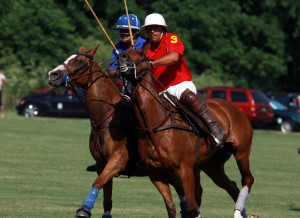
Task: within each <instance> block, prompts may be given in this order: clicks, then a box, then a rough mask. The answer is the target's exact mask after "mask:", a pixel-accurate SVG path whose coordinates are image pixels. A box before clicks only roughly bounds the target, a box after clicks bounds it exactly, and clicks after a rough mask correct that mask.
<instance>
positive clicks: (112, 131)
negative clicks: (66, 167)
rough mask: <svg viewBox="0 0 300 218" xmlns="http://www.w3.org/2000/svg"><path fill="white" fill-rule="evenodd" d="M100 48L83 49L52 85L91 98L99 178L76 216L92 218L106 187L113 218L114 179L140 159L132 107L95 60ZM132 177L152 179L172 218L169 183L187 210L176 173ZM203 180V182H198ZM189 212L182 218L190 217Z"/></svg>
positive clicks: (57, 72) (143, 172)
mask: <svg viewBox="0 0 300 218" xmlns="http://www.w3.org/2000/svg"><path fill="white" fill-rule="evenodd" d="M97 48H98V46H95V47H94V48H92V49H90V50H89V51H85V49H84V48H83V47H81V48H80V49H79V52H75V53H74V54H73V55H71V56H70V57H69V58H67V59H66V61H65V62H64V63H63V64H61V65H59V66H57V67H56V68H55V69H53V70H51V71H50V72H49V73H48V74H49V84H50V85H52V86H62V85H66V83H67V84H68V85H69V86H71V87H73V88H74V87H79V88H82V89H84V91H85V93H86V98H87V103H86V105H87V110H88V112H89V115H90V120H91V125H92V130H91V134H90V139H89V147H90V151H91V154H92V156H93V158H94V159H95V160H96V165H97V173H98V177H97V179H96V180H95V182H94V183H93V188H92V189H91V191H90V193H89V194H88V197H87V198H86V200H85V201H84V202H83V204H82V206H81V207H80V208H79V209H78V211H77V212H76V216H77V217H90V216H91V209H92V208H93V207H94V202H95V200H96V198H97V195H98V192H99V190H100V189H101V188H102V187H103V194H104V202H103V206H104V212H105V214H104V215H103V217H105V218H107V217H111V215H110V211H111V208H112V201H111V196H112V179H113V177H114V176H115V175H117V174H119V173H120V172H121V171H124V170H125V171H126V170H127V171H128V169H129V170H130V167H131V166H132V165H133V164H135V160H136V159H137V158H136V157H138V151H137V148H138V146H137V137H136V136H137V132H136V130H137V129H136V125H135V118H134V116H132V115H134V113H133V110H132V106H131V105H129V104H128V103H126V101H124V100H122V97H121V95H120V93H119V90H118V88H117V87H116V86H115V84H114V83H113V82H112V81H111V79H109V78H108V77H107V76H106V75H105V73H104V72H103V70H102V69H101V68H100V67H99V65H98V64H97V63H96V62H95V61H94V60H93V55H94V53H95V52H96V50H97ZM131 176H149V178H150V180H151V181H152V182H153V184H154V185H155V186H156V188H157V189H158V190H159V192H160V193H161V195H162V196H163V198H164V201H165V204H166V208H167V211H168V216H169V217H170V218H175V217H176V209H175V206H174V204H173V201H172V195H171V191H170V187H169V185H168V184H169V183H170V184H172V185H173V186H174V187H175V190H176V191H177V193H178V195H179V196H180V197H182V201H183V204H182V205H181V206H182V210H184V209H185V208H184V205H185V202H184V192H183V190H182V187H181V184H180V181H179V180H178V179H177V178H176V176H174V175H172V173H169V172H166V171H159V172H158V171H155V172H154V171H152V170H151V169H149V168H147V167H145V168H142V169H140V170H138V171H135V172H134V173H133V174H131ZM198 179H199V178H198ZM185 213H186V212H184V214H182V217H186V214H185Z"/></svg>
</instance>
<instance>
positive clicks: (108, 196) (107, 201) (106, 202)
mask: <svg viewBox="0 0 300 218" xmlns="http://www.w3.org/2000/svg"><path fill="white" fill-rule="evenodd" d="M112 188H113V180H112V179H111V180H110V181H108V182H107V183H106V184H105V185H104V186H103V209H104V214H103V215H102V218H111V217H112V216H111V215H110V212H111V209H112Z"/></svg>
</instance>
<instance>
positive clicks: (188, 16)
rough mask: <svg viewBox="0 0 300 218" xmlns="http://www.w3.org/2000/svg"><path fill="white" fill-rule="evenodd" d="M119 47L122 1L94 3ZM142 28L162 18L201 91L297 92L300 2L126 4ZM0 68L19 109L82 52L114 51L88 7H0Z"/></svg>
mask: <svg viewBox="0 0 300 218" xmlns="http://www.w3.org/2000/svg"><path fill="white" fill-rule="evenodd" d="M89 2H90V4H91V6H92V7H93V9H94V10H95V12H96V14H97V16H98V17H99V19H100V21H101V22H102V25H103V26H104V27H105V28H106V30H107V32H108V33H109V35H110V36H111V38H112V39H113V41H114V42H117V41H118V40H119V38H118V34H117V31H115V30H113V29H112V27H113V26H114V25H115V24H116V21H117V19H118V17H119V16H120V15H122V14H124V13H125V9H124V5H123V1H121V0H118V1H116V0H114V1H111V0H101V1H99V0H90V1H89ZM127 5H128V7H129V13H133V14H136V15H137V16H138V17H139V18H140V19H141V22H142V24H143V23H144V18H145V17H146V15H147V14H150V13H153V12H157V13H161V14H162V15H163V16H164V17H165V19H166V22H167V25H168V30H169V31H170V32H173V33H176V34H178V35H179V37H180V38H181V39H182V40H183V42H184V44H185V56H186V60H187V62H188V65H189V67H190V68H191V71H192V72H193V75H194V81H195V83H196V85H197V86H198V88H201V87H204V86H208V85H211V86H213V85H226V86H239V87H248V88H258V89H262V90H263V91H266V92H267V91H277V92H283V91H284V92H291V91H293V92H300V90H299V85H298V84H299V82H300V76H299V69H300V62H299V61H298V60H299V48H300V18H299V14H300V2H299V1H296V0H280V1H279V0H210V1H206V0H164V1H159V0H127ZM0 28H1V33H0V48H1V49H0V68H2V69H4V72H5V74H6V76H7V77H8V79H9V80H10V85H9V86H8V87H6V89H5V101H6V103H7V104H9V105H15V104H16V102H17V100H18V99H19V98H21V97H23V95H24V94H26V93H28V92H29V91H31V90H32V89H35V88H41V87H45V86H47V72H48V71H49V70H50V69H52V68H53V67H55V66H56V65H58V64H59V63H60V62H62V60H64V58H65V57H67V56H68V55H69V54H70V53H71V52H72V51H75V50H77V49H78V48H79V47H80V46H81V45H84V46H85V47H87V48H90V47H92V46H94V45H96V44H100V47H99V49H98V52H97V54H96V57H95V58H96V60H97V61H99V62H102V61H104V60H107V59H109V57H110V53H111V49H112V47H111V45H110V44H109V43H108V41H107V39H106V37H105V36H104V34H103V33H102V31H101V29H100V28H99V26H98V24H97V22H96V21H95V19H94V17H93V15H92V14H91V12H90V11H89V9H88V7H87V6H86V4H85V2H84V0H79V1H72V0H48V1H43V0H20V1H15V0H2V1H1V4H0Z"/></svg>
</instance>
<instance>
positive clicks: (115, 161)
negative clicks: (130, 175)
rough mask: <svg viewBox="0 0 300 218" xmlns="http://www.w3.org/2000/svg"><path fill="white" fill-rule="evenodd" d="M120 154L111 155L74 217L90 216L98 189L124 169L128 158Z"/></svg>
mask: <svg viewBox="0 0 300 218" xmlns="http://www.w3.org/2000/svg"><path fill="white" fill-rule="evenodd" d="M121 153H122V152H120V153H118V154H116V155H113V156H112V157H111V158H110V159H109V161H108V162H107V164H106V166H105V167H104V169H103V171H102V172H101V173H100V175H99V176H98V177H97V179H96V180H95V182H94V183H93V187H92V189H91V190H90V192H89V194H88V196H87V197H86V199H85V200H84V201H83V203H82V205H81V207H80V208H79V209H78V210H77V212H76V217H84V216H83V215H82V213H86V216H85V217H90V216H91V209H93V208H94V205H95V201H96V199H97V197H98V194H99V191H100V189H101V188H102V187H103V186H104V185H105V184H106V183H107V182H108V181H110V180H111V179H112V178H113V177H114V176H115V175H116V174H117V173H118V172H120V171H121V170H123V169H124V167H125V165H126V163H127V160H128V158H126V157H124V156H122V155H119V154H121Z"/></svg>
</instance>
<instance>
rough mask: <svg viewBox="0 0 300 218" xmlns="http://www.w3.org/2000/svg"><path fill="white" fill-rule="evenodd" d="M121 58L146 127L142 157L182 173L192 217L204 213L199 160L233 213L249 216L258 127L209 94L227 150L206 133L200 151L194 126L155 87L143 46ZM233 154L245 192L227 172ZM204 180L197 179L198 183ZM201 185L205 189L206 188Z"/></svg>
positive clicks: (140, 120) (236, 216)
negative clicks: (247, 203)
mask: <svg viewBox="0 0 300 218" xmlns="http://www.w3.org/2000/svg"><path fill="white" fill-rule="evenodd" d="M118 62H119V64H120V66H121V68H122V69H123V72H122V73H123V76H125V77H126V78H127V79H128V80H129V81H130V82H131V84H132V85H133V87H134V89H133V90H134V94H133V97H134V108H135V114H136V117H137V120H138V123H139V126H140V128H141V129H142V130H144V131H141V132H140V134H141V135H142V137H140V142H139V152H140V154H141V157H142V159H143V160H144V161H145V162H146V163H147V165H149V166H152V167H153V168H157V169H160V168H161V169H168V170H169V171H173V172H175V174H176V175H177V176H178V177H179V178H180V180H181V182H182V185H183V189H184V192H185V195H186V197H187V201H188V211H189V216H190V217H197V216H200V215H199V213H198V211H197V204H196V201H195V180H194V176H195V175H194V172H195V163H196V165H197V166H198V169H200V170H203V171H204V172H205V173H206V174H207V175H208V176H209V177H210V178H211V179H212V180H213V181H214V182H215V183H216V184H217V185H218V186H220V187H222V188H223V189H225V190H226V191H227V192H228V193H229V195H230V196H231V197H232V199H233V200H234V201H235V202H236V204H235V211H234V218H243V217H247V215H246V210H245V201H246V199H247V197H248V193H249V192H250V190H251V187H252V184H253V182H254V178H253V176H252V174H251V171H250V162H249V156H250V152H251V145H252V137H253V130H252V127H251V124H250V122H249V120H248V119H247V117H246V116H245V115H244V114H243V113H242V112H241V111H240V110H239V109H238V108H236V107H235V106H233V105H232V104H230V103H229V102H227V101H225V100H222V99H209V100H208V101H207V103H208V110H209V112H210V113H211V115H212V116H213V117H214V118H215V120H216V121H217V122H218V123H219V124H220V125H221V126H222V127H223V128H224V129H225V131H226V136H225V139H224V144H225V146H224V148H223V149H222V150H218V151H216V150H213V149H212V147H211V146H210V140H209V138H208V137H207V136H206V137H203V138H202V140H201V146H200V147H199V149H198V150H197V146H196V141H197V136H196V135H195V134H194V133H193V132H190V131H187V129H188V127H189V125H188V124H186V123H184V122H183V121H182V120H183V119H182V117H181V116H180V114H179V113H178V112H174V107H172V105H171V104H169V103H166V102H165V101H164V100H162V98H161V97H160V96H159V95H158V93H157V92H156V90H155V88H154V86H153V75H152V73H151V66H150V64H149V63H148V60H147V57H145V54H144V53H143V51H142V50H129V51H127V52H125V53H122V54H120V55H119V57H118ZM124 69H125V70H124ZM179 126H180V128H178V127H179ZM160 130H161V131H160ZM231 154H233V155H234V158H235V159H236V162H237V165H238V168H239V170H240V173H241V176H242V189H241V191H240V190H239V188H238V187H237V185H236V183H235V182H233V181H231V180H229V178H228V177H227V175H226V174H225V172H224V164H225V162H226V161H227V160H228V159H229V157H230V156H231ZM195 157H197V158H195ZM199 185H200V184H196V188H197V187H199ZM199 190H200V192H201V190H202V189H201V187H199ZM196 193H197V192H196ZM200 196H201V194H200ZM198 197H199V196H198ZM198 200H199V199H198ZM200 202H201V200H200Z"/></svg>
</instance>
